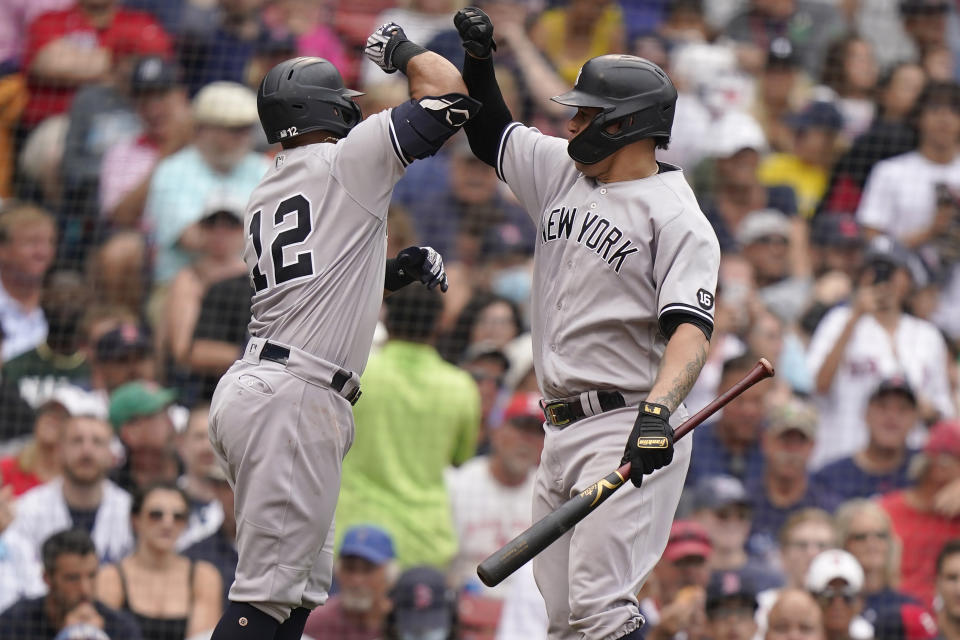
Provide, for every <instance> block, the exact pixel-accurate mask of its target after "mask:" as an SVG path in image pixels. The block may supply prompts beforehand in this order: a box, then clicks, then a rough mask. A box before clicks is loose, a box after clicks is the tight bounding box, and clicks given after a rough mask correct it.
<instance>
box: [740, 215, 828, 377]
mask: <svg viewBox="0 0 960 640" xmlns="http://www.w3.org/2000/svg"><path fill="white" fill-rule="evenodd" d="M737 241H738V242H739V244H740V246H741V247H743V256H744V257H745V258H746V259H747V262H749V263H750V265H751V266H752V267H753V274H754V279H755V282H756V287H757V297H758V298H759V301H760V302H762V303H763V304H764V305H765V306H766V307H767V308H768V309H769V310H770V311H771V312H772V313H773V314H775V315H776V316H777V317H779V318H780V319H781V320H782V321H783V322H786V323H789V324H793V322H795V321H796V320H797V319H798V318H799V317H800V314H801V313H802V312H803V310H804V306H805V302H806V301H807V300H808V299H809V297H810V289H811V287H812V286H813V278H812V275H813V274H812V266H811V264H810V255H809V253H810V252H809V249H808V247H807V243H806V225H805V223H804V222H803V221H802V220H800V219H798V218H796V217H794V218H792V219H791V218H788V217H787V216H785V215H784V214H783V213H781V212H780V211H777V210H776V209H761V210H759V211H753V212H751V213H749V214H748V215H747V217H746V218H744V219H743V222H742V223H741V224H740V228H739V230H738V232H737ZM762 355H764V356H767V357H773V358H776V356H777V355H778V354H774V353H763V354H762Z"/></svg>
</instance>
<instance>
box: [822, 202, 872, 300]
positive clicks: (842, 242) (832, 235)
mask: <svg viewBox="0 0 960 640" xmlns="http://www.w3.org/2000/svg"><path fill="white" fill-rule="evenodd" d="M863 245H864V242H863V233H862V232H861V230H860V225H859V224H857V220H856V218H854V216H853V215H852V214H848V213H836V212H833V211H825V212H823V213H820V214H818V215H816V216H814V217H813V220H811V221H810V261H811V263H812V265H813V274H814V276H815V277H817V278H819V277H821V276H823V275H824V274H828V273H830V272H836V273H841V274H843V275H845V276H846V277H847V278H848V279H849V282H851V283H852V282H853V281H854V280H855V279H856V277H857V273H858V272H859V270H860V264H861V262H862V260H863Z"/></svg>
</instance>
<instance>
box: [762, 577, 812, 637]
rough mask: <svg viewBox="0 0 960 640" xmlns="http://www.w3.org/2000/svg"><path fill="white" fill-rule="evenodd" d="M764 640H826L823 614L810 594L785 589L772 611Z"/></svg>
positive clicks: (798, 590)
mask: <svg viewBox="0 0 960 640" xmlns="http://www.w3.org/2000/svg"><path fill="white" fill-rule="evenodd" d="M768 621H769V624H768V628H767V632H766V634H765V635H764V636H763V637H764V640H825V638H826V636H825V635H824V629H823V613H822V612H821V611H820V607H818V606H817V602H816V601H815V600H814V599H813V598H812V597H811V596H810V594H809V593H807V592H806V591H803V590H802V589H799V588H791V589H784V590H783V591H781V592H780V594H779V596H778V597H777V600H776V602H775V603H774V604H773V606H772V607H771V609H770V615H769V617H768Z"/></svg>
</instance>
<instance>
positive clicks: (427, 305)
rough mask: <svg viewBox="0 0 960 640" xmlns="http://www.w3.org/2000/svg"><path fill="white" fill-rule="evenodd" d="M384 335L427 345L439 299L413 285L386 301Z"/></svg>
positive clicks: (434, 292)
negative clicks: (385, 333)
mask: <svg viewBox="0 0 960 640" xmlns="http://www.w3.org/2000/svg"><path fill="white" fill-rule="evenodd" d="M386 305H387V317H386V320H385V324H386V325H387V333H388V334H389V335H390V338H391V339H397V340H408V341H410V342H428V341H429V340H430V339H431V338H433V336H434V332H435V331H436V328H437V322H438V321H439V320H440V314H441V313H443V299H442V298H441V297H440V293H439V292H438V291H437V290H433V289H427V288H426V287H425V286H423V285H421V284H419V283H416V282H415V283H413V284H411V285H408V286H406V287H404V288H403V289H400V290H399V291H397V292H396V293H394V294H392V295H391V296H389V297H388V298H387V299H386Z"/></svg>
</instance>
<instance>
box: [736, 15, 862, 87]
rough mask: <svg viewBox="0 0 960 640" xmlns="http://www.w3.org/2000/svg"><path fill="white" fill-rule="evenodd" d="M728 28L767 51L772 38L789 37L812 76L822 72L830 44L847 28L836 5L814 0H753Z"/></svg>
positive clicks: (740, 39) (738, 37) (738, 38)
mask: <svg viewBox="0 0 960 640" xmlns="http://www.w3.org/2000/svg"><path fill="white" fill-rule="evenodd" d="M743 5H744V7H743V9H742V10H741V11H739V12H738V13H737V14H736V15H735V16H734V17H733V18H732V19H731V20H730V22H729V23H728V24H727V25H726V27H725V28H724V34H725V35H727V36H728V37H730V38H732V39H733V40H734V41H736V42H737V43H740V44H742V45H752V46H753V47H756V48H757V49H760V50H761V51H765V50H767V48H768V47H769V46H770V43H771V41H772V40H774V39H775V38H777V37H787V38H789V39H790V44H791V45H793V47H794V48H795V49H796V52H797V57H798V59H799V60H800V62H801V64H802V65H803V66H804V68H805V69H806V70H807V72H808V73H810V74H811V75H815V74H817V73H819V71H820V68H821V64H822V56H823V54H824V52H825V51H826V49H827V43H829V42H830V41H832V40H833V39H834V38H835V37H836V36H837V35H838V33H839V32H841V31H842V30H843V29H844V21H843V19H842V17H841V16H840V15H839V14H838V13H837V10H836V8H835V7H834V6H833V5H831V4H827V3H823V2H815V1H812V0H749V1H748V2H744V3H743Z"/></svg>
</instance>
